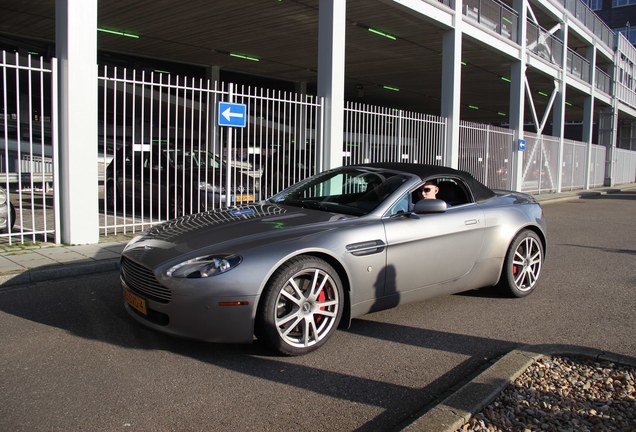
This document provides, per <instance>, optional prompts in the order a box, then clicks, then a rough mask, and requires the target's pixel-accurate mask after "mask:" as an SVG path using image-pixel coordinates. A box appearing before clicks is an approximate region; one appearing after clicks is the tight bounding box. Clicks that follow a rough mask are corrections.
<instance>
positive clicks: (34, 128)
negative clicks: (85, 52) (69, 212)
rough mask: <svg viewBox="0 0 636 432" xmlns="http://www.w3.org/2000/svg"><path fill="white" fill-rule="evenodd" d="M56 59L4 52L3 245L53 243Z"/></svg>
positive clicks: (0, 139)
mask: <svg viewBox="0 0 636 432" xmlns="http://www.w3.org/2000/svg"><path fill="white" fill-rule="evenodd" d="M55 75H56V73H55V59H52V60H51V61H47V62H45V61H44V59H43V58H42V57H34V56H30V55H29V56H20V55H19V54H17V53H7V52H6V51H2V59H1V62H0V100H1V103H2V105H1V107H2V109H1V110H0V188H1V190H0V240H2V241H3V242H5V241H6V242H8V243H13V242H18V243H25V242H36V241H55V240H56V238H55V233H56V231H59V230H56V221H58V220H59V217H57V213H56V212H57V209H59V206H58V205H55V203H56V202H57V199H58V196H57V191H55V190H54V188H53V187H52V185H53V184H54V183H55V182H56V179H55V176H56V174H57V169H56V168H55V165H54V160H53V150H54V149H53V141H52V137H53V136H54V133H53V131H54V126H55V123H54V121H53V120H54V114H53V109H54V107H56V106H57V101H56V100H53V97H54V94H55V92H53V91H52V87H51V83H52V82H55V81H56V78H55ZM5 200H6V201H5Z"/></svg>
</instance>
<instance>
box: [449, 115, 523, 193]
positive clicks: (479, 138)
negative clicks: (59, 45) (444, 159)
mask: <svg viewBox="0 0 636 432" xmlns="http://www.w3.org/2000/svg"><path fill="white" fill-rule="evenodd" d="M513 139H514V133H513V131H512V130H510V129H505V128H501V127H496V126H490V125H484V124H479V123H471V122H466V121H461V122H460V124H459V162H458V167H459V169H461V170H464V171H468V172H470V173H471V174H472V175H473V176H474V177H475V178H476V179H477V180H480V181H481V182H482V183H484V184H485V185H486V186H489V187H491V188H493V189H511V188H512V180H513V175H514V170H513V164H512V157H513V154H512V149H513V145H512V144H513Z"/></svg>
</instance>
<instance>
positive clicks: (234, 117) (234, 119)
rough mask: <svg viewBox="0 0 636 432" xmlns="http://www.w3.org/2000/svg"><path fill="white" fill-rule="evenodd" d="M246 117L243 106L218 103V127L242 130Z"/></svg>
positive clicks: (245, 108) (245, 109)
mask: <svg viewBox="0 0 636 432" xmlns="http://www.w3.org/2000/svg"><path fill="white" fill-rule="evenodd" d="M246 117H247V107H246V106H245V104H239V103H230V102H219V126H231V127H240V128H244V127H245V123H246Z"/></svg>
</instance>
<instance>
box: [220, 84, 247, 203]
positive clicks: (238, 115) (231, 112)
mask: <svg viewBox="0 0 636 432" xmlns="http://www.w3.org/2000/svg"><path fill="white" fill-rule="evenodd" d="M233 90H234V86H233V85H232V84H230V88H229V99H230V100H232V99H233V98H234V91H233ZM218 113H219V116H218V120H217V122H218V125H219V126H226V127H228V128H229V129H228V131H227V132H228V133H227V163H226V164H227V166H226V173H225V204H226V205H227V206H228V207H229V206H230V205H231V203H232V191H233V190H234V188H233V185H232V177H231V172H232V165H231V163H232V138H233V135H234V128H235V127H238V128H244V127H245V125H246V123H247V106H246V105H245V104H240V103H232V102H219V110H218Z"/></svg>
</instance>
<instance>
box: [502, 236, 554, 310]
mask: <svg viewBox="0 0 636 432" xmlns="http://www.w3.org/2000/svg"><path fill="white" fill-rule="evenodd" d="M542 266H543V245H542V243H541V239H539V236H538V235H537V234H535V233H534V232H533V231H530V230H523V231H521V232H520V233H519V234H517V236H516V237H515V238H514V239H513V240H512V243H510V247H509V248H508V252H507V253H506V259H505V261H504V266H503V269H502V271H501V277H500V279H499V284H498V287H499V288H500V289H501V290H502V292H503V293H505V294H508V295H511V296H513V297H525V296H527V295H528V294H530V293H531V292H532V291H533V290H534V289H535V288H536V286H537V284H538V282H539V276H540V274H541V268H542Z"/></svg>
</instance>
